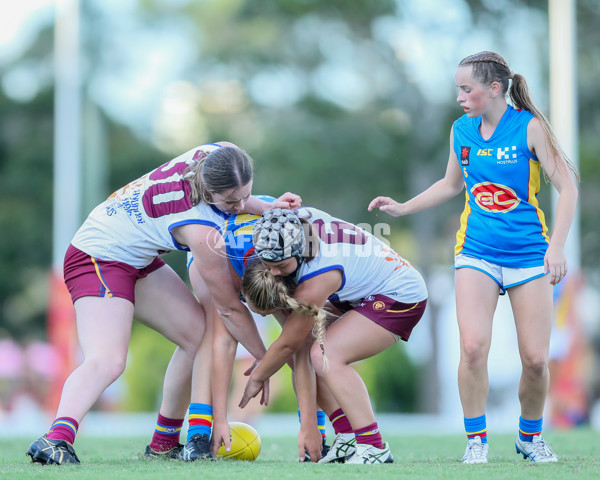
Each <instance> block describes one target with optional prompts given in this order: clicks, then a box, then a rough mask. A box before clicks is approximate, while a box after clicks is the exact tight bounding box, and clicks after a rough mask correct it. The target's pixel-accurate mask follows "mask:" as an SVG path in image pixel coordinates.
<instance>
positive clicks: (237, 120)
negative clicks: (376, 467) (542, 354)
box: [0, 0, 600, 411]
mask: <svg viewBox="0 0 600 480" xmlns="http://www.w3.org/2000/svg"><path fill="white" fill-rule="evenodd" d="M80 14H81V50H82V72H81V74H82V84H81V88H82V92H83V98H84V105H83V117H82V130H83V138H82V145H83V175H84V177H85V178H84V185H85V187H84V198H83V199H82V202H83V204H84V208H83V212H84V213H85V214H87V213H88V212H89V211H90V210H91V208H92V207H93V206H94V205H96V204H97V203H99V202H101V201H102V200H103V199H104V198H106V197H107V196H108V194H109V193H110V192H112V191H114V190H115V189H117V188H118V187H120V186H122V185H124V184H125V183H127V182H129V181H130V180H132V179H134V178H137V177H138V176H140V175H141V174H144V173H146V172H147V171H149V170H151V169H152V168H154V167H155V166H157V165H159V164H160V163H163V162H165V161H167V160H168V159H170V158H172V157H174V156H176V155H178V154H180V153H182V152H184V151H186V150H188V149H190V148H193V147H194V146H196V145H199V144H202V143H206V142H212V141H218V140H229V141H232V142H234V143H236V144H237V145H239V146H240V147H242V148H244V149H245V150H247V151H248V152H249V153H250V154H251V156H252V157H253V158H254V160H255V172H256V179H255V183H254V191H255V193H261V194H271V195H275V196H277V195H279V194H281V193H283V192H285V191H293V192H296V193H298V194H300V195H301V196H302V197H303V200H304V204H306V205H311V206H316V207H319V208H323V209H325V210H327V211H328V212H330V213H332V214H334V215H336V216H339V217H341V218H344V219H346V220H349V221H352V222H354V223H362V222H366V223H369V224H375V223H378V222H388V223H390V224H391V226H392V233H391V236H390V237H389V239H390V241H391V243H392V245H393V246H394V247H395V248H396V249H397V250H398V251H399V252H400V253H401V254H402V255H403V256H405V257H407V258H408V259H410V260H411V261H412V262H413V263H414V264H415V265H416V266H418V268H419V269H420V270H421V271H422V272H424V274H425V276H426V277H428V275H429V272H430V270H431V269H432V268H434V267H435V266H436V265H445V266H448V267H449V266H450V265H451V262H452V247H453V242H454V238H453V236H454V233H455V231H456V229H457V227H458V217H459V213H460V211H461V207H462V202H463V198H462V196H460V198H458V197H457V198H456V199H455V200H453V201H452V202H448V204H447V205H444V206H442V207H440V208H437V209H434V210H431V211H428V212H424V213H422V214H419V215H414V216H412V217H408V218H404V219H396V220H393V219H391V217H387V216H384V215H378V214H375V213H368V212H367V210H366V207H367V204H368V202H369V201H370V200H371V199H372V198H373V197H374V196H376V195H380V194H381V195H390V196H393V197H395V198H397V199H399V200H401V199H407V198H409V197H410V196H411V195H414V194H415V193H418V192H419V191H421V190H422V189H424V188H425V187H427V186H428V185H430V184H431V183H433V182H434V181H436V180H437V179H439V178H441V176H443V174H444V171H445V165H446V162H447V158H448V138H449V132H450V126H451V123H452V121H453V120H454V119H455V118H457V117H458V116H460V115H461V113H462V112H461V111H460V110H459V108H458V107H457V105H456V102H455V97H456V88H455V85H454V78H453V76H454V69H455V67H456V65H457V64H458V62H459V61H460V59H461V58H463V57H464V56H466V55H469V54H471V53H475V52H477V51H480V50H486V49H489V50H495V51H498V52H500V53H502V54H503V55H504V56H505V57H506V58H507V60H508V61H509V63H510V64H511V66H512V68H513V70H515V71H517V72H518V73H523V74H524V75H525V77H526V78H527V80H528V81H529V82H530V86H531V90H532V94H533V98H534V100H535V101H536V103H537V104H538V105H539V106H540V107H541V109H542V110H543V111H544V112H545V113H550V112H548V98H547V97H548V57H549V55H548V30H547V23H548V22H547V15H548V5H547V1H545V0H494V1H488V0H469V1H464V0H452V1H450V2H446V1H441V0H440V1H434V0H431V1H417V0H412V1H408V0H407V1H402V0H397V1H394V0H370V1H368V2H352V1H347V0H328V1H322V0H252V1H250V0H248V1H244V0H202V1H188V0H177V1H167V0H131V1H127V2H114V1H112V2H104V1H101V0H83V1H81V12H80ZM577 19H578V33H577V41H578V46H579V47H578V52H577V55H578V59H577V65H578V88H579V91H578V95H579V102H580V109H579V121H580V123H579V127H580V131H579V142H580V144H579V146H580V170H581V176H582V178H583V179H584V180H583V182H582V184H581V192H582V195H581V196H580V199H581V202H580V206H581V227H582V236H581V242H582V258H583V266H584V272H585V274H586V276H587V277H588V278H589V279H592V280H593V279H595V280H596V281H598V278H597V271H598V266H599V265H598V264H599V262H600V255H599V253H600V252H599V250H600V239H599V238H598V236H599V232H598V229H597V207H596V205H597V204H598V203H599V202H600V198H598V197H599V196H600V189H599V188H594V187H596V186H597V185H598V184H599V183H600V163H599V162H597V160H596V154H595V152H596V151H599V150H600V137H599V136H598V133H597V132H598V131H599V130H600V113H599V112H600V108H599V106H600V105H599V103H600V95H598V87H597V81H596V79H597V78H598V75H599V73H600V72H599V69H600V38H599V37H598V35H597V25H598V24H599V23H600V2H598V0H580V1H579V2H578V3H577ZM0 78H1V80H2V88H0V202H1V203H0V205H1V208H0V231H1V232H2V233H1V236H0V246H1V248H0V333H1V334H2V335H0V336H6V335H8V336H12V337H13V338H16V339H18V340H24V339H27V338H44V335H45V316H46V302H47V293H46V292H47V274H48V271H49V268H50V264H51V251H52V245H51V238H52V236H51V229H52V189H53V186H52V175H53V155H52V152H53V96H54V91H53V88H54V77H53V25H52V23H51V22H49V23H48V24H47V25H46V26H44V27H43V28H39V29H38V30H37V31H36V36H35V39H34V40H33V41H32V42H31V43H30V45H29V46H28V47H27V48H26V49H24V50H23V51H21V52H19V54H18V55H15V56H13V57H10V58H8V59H7V58H3V59H2V58H0ZM541 199H542V205H543V206H544V207H545V209H546V210H547V211H548V210H549V201H550V200H549V199H550V187H549V186H545V187H544V191H543V192H542V195H541ZM82 220H83V219H82ZM167 260H168V261H169V263H170V264H171V265H172V266H173V267H174V268H175V269H176V270H177V271H178V272H179V273H180V274H181V275H182V276H183V277H184V278H186V273H185V265H184V264H185V260H184V256H183V255H182V254H181V253H173V254H169V255H168V256H167ZM431 308H432V309H434V308H435V307H434V306H432V307H431ZM431 316H432V317H435V312H431ZM136 328H137V327H136ZM420 328H422V329H423V332H422V334H425V331H427V333H426V334H432V335H433V334H434V333H435V331H434V329H435V325H432V326H420ZM426 329H428V330H426ZM153 341H156V342H160V341H161V340H160V339H155V340H153ZM139 343H143V342H137V343H136V342H132V347H133V346H135V345H137V344H139ZM144 348H145V350H147V351H148V352H149V353H148V355H149V356H152V354H153V350H152V349H148V348H147V347H144ZM144 348H140V349H138V350H135V351H134V350H132V352H134V353H132V355H133V356H134V357H135V352H140V353H139V355H138V359H139V358H141V357H140V356H141V355H142V353H141V352H142V350H144ZM403 348H404V347H399V348H398V352H397V353H395V355H396V357H395V360H390V359H389V358H387V357H386V359H384V360H382V361H384V362H386V363H387V364H388V365H389V364H390V361H391V362H392V363H394V362H396V363H397V364H398V365H399V366H402V365H406V367H405V369H404V370H403V371H404V372H405V374H404V377H403V378H404V385H407V384H409V385H413V391H414V392H415V393H414V394H413V397H412V398H410V395H408V396H406V395H404V394H402V398H406V399H405V400H402V402H401V403H402V405H403V406H402V409H404V410H406V411H412V410H415V409H417V407H416V404H417V401H416V395H417V393H416V389H417V387H416V384H417V381H416V378H417V376H418V375H427V373H428V369H431V368H435V367H433V366H432V365H434V364H435V361H434V360H435V358H434V359H433V360H432V361H430V362H429V363H428V364H427V365H421V366H414V365H411V362H410V360H409V359H408V358H407V357H406V354H405V352H404V351H403ZM434 350H435V349H434ZM158 351H162V352H164V357H165V358H164V363H163V364H162V365H163V366H164V367H165V368H166V362H167V360H168V357H169V355H170V353H171V349H170V348H164V346H163V347H161V348H160V349H157V350H155V351H154V352H158ZM432 355H433V357H435V352H433V353H432ZM382 358H383V356H382ZM154 361H155V362H156V359H155V360H154ZM159 363H160V362H159ZM132 364H136V365H139V366H136V367H133V366H132V365H130V370H131V369H134V368H135V371H136V372H140V371H141V370H143V369H144V368H145V367H146V363H145V362H144V361H142V362H139V361H138V362H132ZM153 365H156V363H155V364H153ZM153 368H154V367H153ZM368 368H373V367H368ZM402 368H404V367H402ZM419 369H421V370H419ZM157 370H160V367H158V368H157ZM374 370H375V371H376V370H377V368H375V369H374ZM419 372H420V373H419ZM429 373H434V372H431V371H430V372H429ZM134 377H135V378H138V377H139V376H137V374H136V375H129V377H128V378H134ZM157 377H158V375H157ZM375 377H376V375H374V377H373V378H375ZM131 381H133V382H134V383H135V381H138V382H146V380H139V379H138V380H131ZM374 381H379V380H374ZM385 383H386V382H385V381H383V384H385ZM158 384H160V378H159V379H158V381H157V385H158ZM377 388H378V390H381V388H380V387H377ZM432 394H433V396H434V398H435V392H429V395H426V394H423V392H422V393H421V395H422V396H424V397H427V396H431V395H432ZM136 395H139V396H144V397H145V398H146V400H147V399H148V395H151V394H149V393H141V392H140V391H137V393H136ZM155 395H156V393H155ZM392 396H393V394H392ZM387 401H388V400H386V399H383V400H381V401H378V403H379V404H382V405H383V404H385V402H387ZM152 403H153V404H154V405H156V403H157V401H156V400H153V401H150V404H152ZM138 407H139V406H135V405H134V406H133V407H128V408H132V409H135V408H138ZM146 407H148V404H145V405H144V408H146ZM388 407H389V406H388V405H387V404H386V407H385V408H388ZM390 408H391V407H390Z"/></svg>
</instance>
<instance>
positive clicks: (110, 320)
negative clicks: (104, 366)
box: [75, 296, 133, 359]
mask: <svg viewBox="0 0 600 480" xmlns="http://www.w3.org/2000/svg"><path fill="white" fill-rule="evenodd" d="M75 313H76V315H77V335H78V337H79V344H80V347H81V351H82V353H83V356H84V358H86V359H90V358H102V357H105V358H115V357H117V356H118V357H124V356H126V355H127V349H128V347H129V339H130V337H131V324H132V321H133V304H132V303H131V302H130V301H129V300H125V299H124V298H118V297H112V298H111V297H108V296H107V297H81V298H79V299H78V300H76V301H75Z"/></svg>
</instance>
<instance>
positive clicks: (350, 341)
mask: <svg viewBox="0 0 600 480" xmlns="http://www.w3.org/2000/svg"><path fill="white" fill-rule="evenodd" d="M301 219H302V221H301ZM302 222H304V223H302ZM305 232H306V233H305ZM253 242H254V248H255V252H256V255H257V256H258V257H259V258H260V262H261V263H258V264H254V265H252V268H251V266H250V265H249V266H248V268H247V269H246V273H245V274H244V278H243V280H242V293H243V295H244V297H245V298H246V300H247V301H248V304H249V305H251V307H252V308H253V309H255V310H256V311H259V312H262V313H270V312H271V311H273V310H284V311H290V313H289V316H288V319H287V321H286V323H285V325H284V326H283V329H282V331H281V335H280V336H279V337H278V338H277V339H276V340H275V341H274V342H273V343H272V344H271V346H270V347H269V348H268V350H267V353H266V354H265V356H264V357H263V359H262V360H260V362H259V363H258V366H257V367H256V368H255V369H254V371H253V372H252V374H251V376H250V379H249V380H248V383H247V385H246V390H245V392H244V396H243V397H242V400H241V402H240V406H242V407H243V406H244V405H246V404H247V403H248V401H249V400H250V399H251V398H252V397H254V396H256V395H257V394H258V393H259V392H260V391H261V390H262V389H263V383H264V382H265V381H266V380H267V379H268V378H269V377H270V376H271V375H273V374H274V373H275V372H276V371H277V370H279V369H280V368H281V367H282V366H283V365H284V364H285V362H286V361H287V359H288V358H289V356H290V355H292V354H293V353H294V352H297V351H298V350H299V349H301V348H302V345H303V343H304V342H305V339H306V336H307V334H309V333H310V332H311V331H313V328H314V329H315V337H316V339H317V343H314V344H313V345H312V347H311V349H310V361H311V364H312V366H314V370H315V371H316V372H317V374H318V375H319V377H320V378H321V379H322V380H323V381H324V382H325V384H326V385H327V387H328V388H329V390H330V391H331V393H332V394H333V396H334V398H335V400H336V402H337V403H338V404H339V405H340V407H341V410H340V412H341V414H343V415H345V416H346V417H347V421H348V422H349V423H348V427H349V428H350V431H349V432H348V433H345V434H343V435H338V436H337V437H336V440H335V441H334V443H333V445H332V447H331V449H330V451H329V454H328V455H326V456H325V457H324V458H323V459H322V460H321V462H322V463H327V462H332V461H339V460H346V459H347V458H348V457H349V458H348V459H347V463H368V464H379V463H392V462H393V457H392V454H391V452H390V448H389V445H388V443H387V442H384V441H383V439H382V437H381V433H380V432H379V426H378V425H377V422H376V421H375V416H374V414H373V409H372V407H371V403H370V400H369V393H368V392H367V389H366V387H365V384H364V383H363V381H362V379H361V378H360V375H359V374H358V372H357V371H356V370H355V369H354V368H353V367H352V366H351V364H352V363H354V362H357V361H359V360H363V359H365V358H369V357H372V356H374V355H376V354H378V353H379V352H382V351H383V350H385V349H387V348H389V347H390V346H392V345H394V344H395V343H396V342H397V341H398V340H399V339H402V340H404V341H408V339H409V337H410V334H411V332H412V329H413V328H414V327H415V325H416V324H417V323H418V322H419V320H420V319H421V317H422V315H423V312H424V311H425V306H426V304H427V290H426V288H425V283H424V282H423V279H422V277H421V275H420V274H419V272H417V271H416V270H415V269H414V268H413V267H412V266H411V265H410V264H409V263H408V262H407V261H406V260H405V259H403V258H402V257H401V256H400V255H398V254H397V253H396V252H395V251H393V250H392V249H391V248H389V247H386V245H385V244H384V243H383V242H381V241H380V240H379V239H377V238H375V237H374V236H373V235H370V234H369V233H367V232H365V231H364V230H361V229H360V228H358V227H356V226H355V225H352V224H349V223H347V222H344V221H342V220H339V219H337V218H334V217H331V216H330V215H328V214H327V213H325V212H322V211H320V210H317V209H314V208H301V209H299V210H298V214H297V215H296V214H295V213H294V212H292V211H290V210H282V209H273V210H272V211H271V212H265V213H264V214H263V215H262V218H261V220H260V221H259V222H257V223H256V224H255V226H254V231H253ZM288 276H291V277H292V278H293V279H295V281H296V283H297V285H298V287H297V289H296V290H295V292H293V291H290V289H289V287H288V285H287V284H286V282H285V281H283V279H284V278H285V277H288ZM327 302H329V304H331V305H332V306H333V307H334V308H335V309H336V311H338V312H339V313H340V316H339V318H338V319H337V320H336V321H335V322H334V323H333V324H332V325H331V326H330V327H329V328H327V335H325V327H326V317H327V315H326V314H325V311H324V310H323V307H325V305H326V303H327ZM307 378H309V377H299V376H297V377H296V382H297V385H296V388H297V391H299V392H301V391H303V390H304V389H305V388H307V386H306V385H307V384H306V379H307ZM308 388H310V386H309V387H308ZM330 418H331V417H330ZM334 420H335V418H332V422H333V421H334ZM352 434H353V435H352ZM353 436H354V437H355V438H352V437H353Z"/></svg>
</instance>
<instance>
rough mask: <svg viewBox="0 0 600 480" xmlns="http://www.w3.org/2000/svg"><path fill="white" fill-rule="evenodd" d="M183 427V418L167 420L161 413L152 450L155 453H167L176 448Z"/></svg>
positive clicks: (157, 421) (151, 445)
mask: <svg viewBox="0 0 600 480" xmlns="http://www.w3.org/2000/svg"><path fill="white" fill-rule="evenodd" d="M182 426H183V418H167V417H163V416H162V415H161V414H160V413H159V414H158V419H157V420H156V429H155V430H154V435H153V436H152V441H151V442H150V448H151V449H152V450H154V451H155V452H167V451H169V450H171V449H172V448H174V447H176V446H177V444H178V443H179V436H180V434H181V427H182Z"/></svg>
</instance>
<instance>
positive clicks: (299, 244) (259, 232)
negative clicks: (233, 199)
mask: <svg viewBox="0 0 600 480" xmlns="http://www.w3.org/2000/svg"><path fill="white" fill-rule="evenodd" d="M252 243H253V244H254V251H255V253H256V256H257V257H259V258H261V259H262V260H266V261H268V262H280V261H282V260H285V259H287V258H291V257H296V258H298V260H300V259H301V257H302V252H303V251H304V243H305V240H304V229H303V228H302V223H301V222H300V219H299V218H298V216H297V215H296V214H295V213H294V212H292V211H291V210H286V209H283V208H274V209H273V210H267V211H266V212H264V213H263V214H262V217H261V218H259V219H258V220H257V221H256V223H255V224H254V228H253V229H252Z"/></svg>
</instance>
